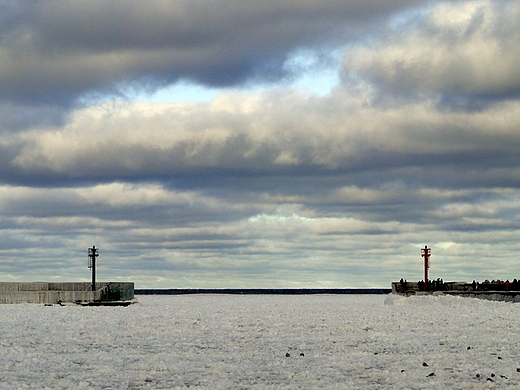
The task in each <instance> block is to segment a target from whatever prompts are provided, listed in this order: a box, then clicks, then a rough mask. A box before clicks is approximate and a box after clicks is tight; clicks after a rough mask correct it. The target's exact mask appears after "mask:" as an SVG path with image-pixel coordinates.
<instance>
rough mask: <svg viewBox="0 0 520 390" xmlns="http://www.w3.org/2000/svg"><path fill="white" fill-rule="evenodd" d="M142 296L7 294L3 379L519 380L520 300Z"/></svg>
mask: <svg viewBox="0 0 520 390" xmlns="http://www.w3.org/2000/svg"><path fill="white" fill-rule="evenodd" d="M138 300H139V303H138V304H135V305H132V306H130V307H79V306H63V307H62V306H52V307H47V306H43V305H0V318H1V328H0V332H1V338H0V369H1V371H0V388H2V389H16V388H31V389H42V388H46V387H47V388H52V389H67V388H68V389H77V388H95V389H161V388H167V389H170V388H190V389H193V388H205V389H219V388H221V389H255V388H257V389H316V388H323V389H474V388H477V389H479V388H520V372H517V368H518V367H520V337H519V335H518V329H519V328H520V304H512V303H502V302H491V301H485V300H479V299H471V298H459V297H449V296H446V297H433V296H421V297H410V298H402V297H399V296H392V295H391V296H384V295H306V296H286V295H284V296H273V295H271V296H265V295H255V296H251V295H246V296H238V295H177V296H138ZM288 355H290V356H288ZM432 373H433V374H432ZM430 374H432V375H431V376H429V375H430Z"/></svg>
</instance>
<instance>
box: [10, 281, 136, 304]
mask: <svg viewBox="0 0 520 390" xmlns="http://www.w3.org/2000/svg"><path fill="white" fill-rule="evenodd" d="M132 299H134V283H133V282H100V283H96V291H92V285H91V284H90V283H84V282H79V283H74V282H71V283H47V282H35V283H25V282H24V283H17V282H4V283H1V282H0V303H43V304H57V303H71V302H73V303H85V302H116V301H130V300H132Z"/></svg>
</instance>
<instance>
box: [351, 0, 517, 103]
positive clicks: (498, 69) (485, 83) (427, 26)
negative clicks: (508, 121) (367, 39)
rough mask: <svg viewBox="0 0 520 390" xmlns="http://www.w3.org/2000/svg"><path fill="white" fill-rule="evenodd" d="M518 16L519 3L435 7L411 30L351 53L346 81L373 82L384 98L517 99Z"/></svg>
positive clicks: (452, 4)
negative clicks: (350, 79)
mask: <svg viewBox="0 0 520 390" xmlns="http://www.w3.org/2000/svg"><path fill="white" fill-rule="evenodd" d="M519 13H520V9H519V7H518V4H517V3H516V2H514V1H494V2H490V1H481V0H476V1H468V2H461V3H445V2H442V3H439V4H437V5H433V6H432V7H431V8H429V9H428V10H426V11H425V13H424V16H422V17H421V18H420V19H419V20H416V21H414V23H412V24H411V26H406V27H401V30H398V31H395V32H394V33H390V34H388V35H387V37H385V38H383V39H381V40H380V41H378V42H377V43H374V44H373V45H371V46H363V47H360V48H359V49H358V50H354V51H353V52H351V53H349V54H347V56H346V57H345V60H344V67H345V68H344V69H345V74H346V76H345V77H347V78H348V77H351V76H352V75H357V77H361V78H363V79H366V80H370V82H372V83H373V85H375V86H377V88H378V90H379V91H381V92H382V93H385V94H393V95H398V96H399V95H413V96H417V95H419V96H420V95H421V94H426V95H429V96H431V95H434V96H435V95H440V96H441V98H443V99H444V100H446V101H448V102H450V101H451V102H452V103H456V102H457V101H460V100H462V101H465V102H468V103H472V102H473V103H474V102H475V101H476V100H483V101H487V100H502V99H510V98H512V97H518V94H519V92H520V70H519V69H518V66H517V64H518V62H519V59H520V49H519V47H520V45H519V42H520V30H519V29H518V23H517V20H518V16H519Z"/></svg>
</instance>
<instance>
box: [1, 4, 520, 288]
mask: <svg viewBox="0 0 520 390" xmlns="http://www.w3.org/2000/svg"><path fill="white" fill-rule="evenodd" d="M188 4H189V7H188ZM496 4H497V3H492V2H487V1H458V2H456V1H453V2H441V1H435V2H408V1H403V2H398V1H395V2H384V4H382V3H381V2H371V1H363V2H361V1H359V2H356V1H351V2H345V1H329V2H324V3H322V4H318V3H316V2H310V1H309V2H307V1H298V2H285V3H284V4H275V3H271V2H270V3H265V2H255V3H254V5H253V4H251V5H249V4H248V5H247V6H245V5H244V4H243V3H242V2H232V1H224V0H219V1H215V2H209V3H208V2H202V1H190V2H189V3H188V2H183V1H177V2H155V1H151V2H147V3H146V4H145V3H141V2H132V1H130V2H128V1H127V2H124V3H123V5H121V4H119V3H118V2H117V1H115V2H113V3H112V2H101V1H92V2H75V1H71V2H66V3H63V2H57V1H48V2H27V3H24V2H9V3H5V4H2V5H1V7H2V8H3V9H2V11H5V12H0V28H1V29H2V33H3V35H2V38H1V40H0V52H1V55H0V62H1V61H4V65H5V66H0V85H3V87H2V88H0V90H1V91H2V93H3V95H2V96H1V100H2V102H1V103H0V114H2V115H0V117H1V119H0V229H2V238H1V239H0V255H1V257H2V264H1V265H0V268H1V270H2V275H4V277H5V278H6V279H7V280H20V279H25V280H35V278H37V279H40V280H41V279H42V278H43V279H50V280H66V279H68V280H77V279H82V278H83V279H85V280H88V279H89V276H90V275H89V274H88V270H87V269H86V261H85V260H86V249H87V248H88V247H90V246H92V245H96V246H97V247H99V248H101V250H102V252H101V255H102V257H101V258H100V263H99V266H100V268H99V270H100V273H101V275H100V277H101V279H105V278H106V279H117V280H120V279H131V280H134V281H136V283H137V284H138V286H139V287H292V286H294V287H330V286H335V287H348V286H357V287H364V286H383V287H386V286H388V285H389V282H390V281H391V280H399V279H400V278H401V277H405V278H407V279H409V280H415V279H419V278H420V277H422V276H421V275H422V274H421V266H422V262H421V258H420V248H421V247H424V245H425V244H428V245H429V246H432V247H433V253H434V257H433V258H432V270H431V271H432V276H435V277H443V278H445V279H447V278H451V277H453V278H454V279H462V280H468V279H469V280H472V279H484V278H496V277H503V276H504V275H502V274H500V273H503V272H504V270H506V269H509V270H510V272H511V273H514V272H517V271H518V267H517V266H516V255H515V253H516V251H517V250H518V249H519V245H518V244H517V243H516V241H517V240H516V237H517V236H518V231H519V229H520V226H519V222H518V221H519V220H520V219H519V214H518V211H517V210H518V209H519V208H518V206H519V198H518V188H519V186H520V169H519V167H520V158H519V157H518V150H519V148H520V136H519V134H518V127H519V125H520V123H519V119H518V118H520V104H519V101H518V97H517V95H516V92H515V91H516V88H517V85H516V84H517V82H516V77H517V75H516V72H517V69H516V67H514V66H513V64H514V63H515V58H516V57H515V56H516V54H515V53H516V51H517V48H516V46H518V45H516V43H517V35H518V34H517V29H518V28H517V26H516V24H515V23H513V20H515V19H516V15H517V14H518V10H517V8H518V6H517V5H516V3H515V2H512V1H500V3H499V4H498V5H496ZM7 15H8V16H9V17H8V16H7ZM331 48H334V50H335V53H337V51H338V50H340V51H342V52H343V53H344V54H343V59H344V60H343V63H342V66H343V69H342V73H343V76H344V79H343V81H344V82H343V83H341V84H340V85H338V86H337V87H336V88H335V89H334V90H332V91H331V92H330V93H328V94H325V95H323V94H322V95H316V94H312V93H306V92H302V91H299V90H296V89H291V88H289V86H288V84H287V83H285V84H284V83H283V82H281V83H275V84H273V86H272V88H270V89H267V90H265V89H254V88H250V89H247V90H244V89H240V86H242V85H244V84H248V83H253V84H255V83H258V84H261V83H263V82H268V81H273V80H274V81H276V82H278V81H280V80H284V78H287V77H289V78H290V76H291V75H290V73H291V72H293V73H299V72H306V71H307V70H308V69H309V68H308V65H306V63H305V61H300V60H295V59H296V58H297V57H295V56H298V55H301V53H306V52H308V53H312V55H313V56H315V57H313V58H322V57H320V56H321V55H323V58H325V60H324V61H326V60H327V58H328V56H330V55H331V52H330V51H329V50H330V49H331ZM496 56H502V57H501V61H497V59H496V58H495V57H496ZM493 61H494V62H493ZM309 64H310V65H309V66H310V67H314V66H315V65H316V64H315V63H314V62H313V61H310V62H309ZM180 79H183V80H184V79H191V80H193V81H194V82H199V83H201V84H207V85H219V86H222V87H223V88H222V89H223V91H224V92H223V93H221V94H219V95H218V96H216V97H215V98H214V99H213V100H211V101H208V102H204V103H190V102H182V103H168V102H163V103H152V102H146V101H138V100H132V99H131V98H128V97H127V98H126V99H124V98H117V99H112V98H109V96H110V95H104V94H105V93H108V92H110V93H114V91H121V90H122V89H125V88H127V90H126V91H128V90H130V89H131V88H135V89H136V90H137V91H141V90H142V89H143V88H144V89H146V88H150V89H153V88H156V87H157V86H160V85H165V84H168V83H174V82H175V81H176V80H180ZM2 83H3V84H2ZM89 93H94V94H99V96H100V97H101V98H100V99H99V101H94V100H92V101H90V103H89V104H79V103H78V101H79V100H81V99H86V97H87V95H88V94H89ZM116 94H117V93H116ZM141 96H142V95H141ZM78 99H79V100H78ZM461 101H462V102H463V104H459V103H460V102H461ZM484 103H485V104H484ZM454 264H456V265H454ZM499 274H500V275H499ZM507 277H511V274H508V275H507Z"/></svg>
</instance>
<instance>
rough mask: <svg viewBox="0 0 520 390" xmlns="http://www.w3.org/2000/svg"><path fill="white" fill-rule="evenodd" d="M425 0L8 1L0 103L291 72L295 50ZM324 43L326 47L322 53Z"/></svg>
mask: <svg viewBox="0 0 520 390" xmlns="http://www.w3.org/2000/svg"><path fill="white" fill-rule="evenodd" d="M417 3H418V2H417V1H385V2H383V3H381V2H379V1H338V0H331V1H319V2H316V1H290V2H247V3H244V2H242V1H234V0H218V1H202V0H195V1H194V0H190V1H185V0H179V1H146V2H142V1H134V0H131V1H119V0H114V1H99V0H93V1H88V2H84V1H54V0H51V1H36V2H23V1H11V2H3V3H1V4H0V7H1V10H0V14H2V18H1V19H0V29H1V30H2V38H1V39H0V91H1V92H0V99H1V100H4V101H17V102H48V103H59V104H62V105H70V104H71V103H73V102H74V101H75V99H77V98H78V97H80V96H85V94H93V96H96V94H103V93H107V92H117V91H126V92H128V91H129V90H131V89H132V88H139V89H142V88H145V89H146V88H148V89H150V90H153V89H154V88H156V87H158V86H164V85H166V84H170V83H172V82H175V81H177V80H179V79H190V80H192V81H195V82H200V83H203V84H206V85H214V86H229V85H238V84H241V83H243V82H245V81H262V80H267V81H273V80H277V79H280V78H281V77H284V76H287V70H286V69H284V62H285V61H286V60H287V59H288V58H289V56H290V55H291V54H292V53H293V52H294V51H295V50H297V49H301V48H311V49H317V50H321V49H327V48H330V47H331V46H336V45H341V44H343V43H345V40H346V39H348V38H349V37H350V38H352V37H354V36H358V34H359V33H360V32H361V31H363V32H366V31H367V28H369V26H371V25H372V24H373V23H375V22H377V21H378V20H381V18H383V17H387V16H388V15H389V14H392V13H393V12H397V11H399V10H402V9H404V8H406V7H409V6H411V5H417ZM320 47H321V49H320Z"/></svg>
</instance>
